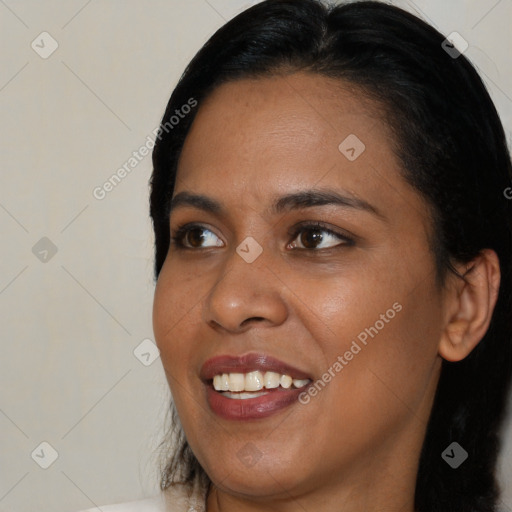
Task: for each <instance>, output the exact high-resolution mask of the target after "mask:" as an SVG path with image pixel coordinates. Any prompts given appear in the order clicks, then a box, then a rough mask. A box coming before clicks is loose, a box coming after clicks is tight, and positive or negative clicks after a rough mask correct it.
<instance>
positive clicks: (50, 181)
mask: <svg viewBox="0 0 512 512" xmlns="http://www.w3.org/2000/svg"><path fill="white" fill-rule="evenodd" d="M251 3H256V2H244V1H243V0H239V1H237V0H209V1H206V0H148V1H136V0H130V1H126V0H125V1H122V0H89V1H87V0H67V1H64V0H45V1H41V0H0V44H1V48H2V65H1V66H0V105H1V112H2V115H1V118H0V138H1V140H2V164H1V187H0V233H1V240H2V251H1V253H0V264H1V270H0V333H1V336H2V345H1V358H0V454H1V455H0V456H1V460H0V510H1V511H10V512H34V511H37V512H44V511H51V512H73V511H76V510H80V509H84V508H88V507H92V506H94V505H101V504H107V503H114V502H119V501H128V500H135V499H139V498H141V497H144V496H149V495H151V494H153V493H155V492H157V489H158V487H157V486H158V474H157V472H156V458H155V457H156V453H155V452H154V450H155V448H156V446H157V443H158V441H159V439H160V436H161V435H162V426H163V423H164V414H165V411H166V409H167V404H168V398H169V394H168V389H167V383H166V381H165V377H164V374H163V371H162V368H161V363H160V359H158V358H157V359H156V360H155V361H154V362H153V363H152V364H150V365H149V366H145V365H144V364H142V362H141V361H140V360H139V359H137V358H136V357H135V355H134V353H133V351H134V350H135V349H136V347H137V346H138V345H139V344H140V343H141V342H142V341H143V340H145V339H152V326H151V306H152V295H153V290H154V285H153V279H152V265H153V262H152V247H153V238H152V233H151V224H150V222H149V218H148V187H147V182H148V179H149V176H150V172H151V158H150V156H147V157H145V158H144V159H143V160H142V161H141V162H140V163H138V165H137V166H136V167H135V168H134V169H133V170H132V171H131V173H130V174H128V175H127V176H126V177H125V178H124V179H123V181H122V182H121V183H119V184H118V185H117V186H116V187H115V188H114V189H113V190H112V191H110V192H109V193H108V194H106V197H105V198H104V199H102V200H98V199H96V198H95V197H94V196H93V190H94V188H95V187H98V186H101V185H102V184H103V183H104V182H105V181H106V180H108V179H109V177H110V176H111V175H112V174H114V173H115V172H116V170H117V169H118V168H119V167H121V166H122V165H123V164H124V163H125V162H127V160H128V159H129V158H130V157H131V156H132V152H133V151H136V150H137V149H138V148H139V147H140V146H142V145H143V144H144V143H145V142H146V140H147V136H148V135H151V133H152V131H153V130H154V129H155V128H156V127H157V125H158V122H159V120H160V117H161V115H162V113H163V110H164V108H165V105H166V103H167V100H168V98H169V95H170V93H171V91H172V88H173V86H174V85H175V84H176V81H177V79H178V77H179V75H180V74H181V72H182V70H183V69H184V67H185V65H186V63H187V62H188V61H189V60H190V58H191V57H192V56H193V55H194V53H195V52H196V51H197V50H198V49H199V48H200V47H201V45H202V44H203V43H204V42H205V40H206V39H207V38H208V37H209V36H210V35H211V34H212V33H213V32H214V31H215V30H216V29H217V28H218V27H220V26H221V25H222V24H223V23H224V22H225V20H227V19H229V18H231V17H232V16H233V15H234V14H236V13H237V12H239V11H240V10H242V9H243V8H244V7H246V6H248V5H250V4H251ZM394 3H395V4H397V5H400V6H402V7H406V8H407V9H409V10H412V11H413V12H416V13H417V14H419V15H421V16H422V17H424V18H426V19H427V20H428V21H430V23H432V24H433V25H435V26H436V27H437V28H438V29H440V30H441V31H442V32H444V33H445V34H449V33H451V32H452V31H457V32H459V33H460V34H461V35H462V36H463V37H464V38H465V39H466V40H467V41H468V43H469V48H468V50H467V51H466V55H467V56H468V57H469V58H470V59H471V60H472V61H473V62H474V63H475V64H476V65H477V67H478V68H479V70H480V71H481V73H482V74H483V77H484V79H485V81H486V83H487V84H488V86H489V88H490V91H491V94H492V97H493V99H494V101H495V103H496V105H497V107H498V109H499V111H500V113H501V116H502V119H503V121H504V123H505V125H506V127H507V134H508V136H509V139H510V130H511V126H512V65H511V64H510V49H511V48H512V36H511V27H512V1H511V0H500V1H497V0H451V1H450V2H448V1H446V0H415V1H414V2H413V1H409V0H404V1H400V2H394ZM44 31H46V32H48V33H49V34H50V35H51V36H52V37H53V38H54V39H55V40H56V41H57V43H58V48H57V50H56V51H55V52H54V53H53V54H52V55H50V56H49V57H48V58H46V59H43V58H41V57H40V56H39V54H38V53H36V51H34V50H33V49H32V47H31V43H32V41H34V40H35V41H36V43H37V44H39V47H40V51H42V50H43V48H42V47H43V46H44V48H45V51H46V50H48V48H49V40H48V39H45V40H44V42H43V43H41V37H42V36H40V34H41V33H42V32H44ZM44 37H47V36H44ZM43 237H47V238H49V239H50V240H51V241H52V243H53V244H54V245H55V246H56V247H57V253H56V254H55V255H53V256H52V255H51V252H50V253H48V254H47V255H46V254H45V253H44V252H42V251H44V249H45V247H44V246H43V247H39V246H37V247H39V249H38V250H36V251H35V252H36V253H37V254H34V253H33V250H32V249H33V247H34V245H35V244H36V243H37V242H38V241H39V240H40V239H41V238H43ZM41 243H43V244H44V242H41ZM36 256H37V257H36ZM45 257H46V259H47V261H45V262H43V261H41V260H40V258H43V259H44V258H45ZM144 357H145V358H146V359H147V358H148V357H149V356H144ZM506 440H507V441H506V442H507V445H506V447H505V450H504V452H503V456H502V467H501V472H500V477H501V479H502V481H503V482H504V483H505V482H507V485H508V487H507V488H506V491H505V493H504V495H503V501H504V507H506V508H505V509H506V510H512V423H511V421H510V420H509V422H508V423H507V430H506ZM43 441H46V442H48V443H49V444H50V445H51V446H52V447H53V448H54V449H55V450H56V452H57V453H58V458H57V459H56V460H55V462H54V463H53V464H52V465H51V466H50V467H49V468H48V469H42V468H41V467H40V466H39V465H38V463H36V461H38V462H39V463H44V461H45V460H46V461H48V460H49V457H50V451H49V450H48V448H45V446H43V447H40V443H41V442H43ZM34 450H35V452H34ZM41 450H42V451H41ZM32 453H34V455H33V457H32V456H31V454H32Z"/></svg>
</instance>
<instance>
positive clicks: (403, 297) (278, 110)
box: [153, 73, 499, 512]
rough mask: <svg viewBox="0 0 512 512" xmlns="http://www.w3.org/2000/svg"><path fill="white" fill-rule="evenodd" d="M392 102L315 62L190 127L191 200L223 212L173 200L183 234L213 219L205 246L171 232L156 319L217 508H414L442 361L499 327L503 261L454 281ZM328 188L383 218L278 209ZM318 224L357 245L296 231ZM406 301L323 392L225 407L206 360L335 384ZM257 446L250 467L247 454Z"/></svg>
mask: <svg viewBox="0 0 512 512" xmlns="http://www.w3.org/2000/svg"><path fill="white" fill-rule="evenodd" d="M376 107H377V106H376V105H375V104H372V103H371V102H370V101H369V100H365V99H364V96H363V95H362V94H361V93H357V91H355V90H354V88H351V87H348V86H347V84H343V83H342V82H339V81H335V80H332V79H328V78H325V77H321V76H317V75H312V74H306V73H295V74H288V75H282V76H275V77H271V78H261V79H253V80H240V81H236V82H232V83H228V84H224V85H222V86H220V87H218V88H217V89H216V90H214V92H213V93H212V94H211V95H210V96H209V98H208V99H207V100H206V102H204V103H203V104H202V105H201V106H200V108H199V111H198V114H197V117H196V119H195V121H194V123H193V126H192V128H191V131H190V132H189V135H188V137H187V139H186V142H185V145H184V148H183V152H182V155H181V159H180V162H179V166H178V176H177V182H176V187H175V190H174V195H176V194H177V193H179V192H182V191H185V190H186V191H189V192H193V193H196V194H204V195H207V196H209V197H211V198H213V199H215V200H217V201H218V202H220V203H221V204H222V207H223V210H224V211H223V213H222V214H212V213H209V212H205V211H202V210H200V209H198V208H195V207H191V206H184V207H179V208H176V210H174V211H173V212H172V214H171V219H170V229H171V235H172V236H174V235H175V233H176V229H177V228H178V227H179V226H180V225H183V224H185V223H189V222H194V223H199V224H201V225H203V226H204V229H205V230H206V231H203V232H201V231H195V232H192V233H190V236H189V238H188V239H186V240H185V242H184V243H188V244H189V245H190V246H191V247H192V248H189V249H180V248H178V247H177V246H176V245H174V244H173V245H171V248H170V251H169V253H168V256H167V259H166V261H165V263H164V266H163V268H162V271H161V274H160V276H159V279H158V282H157V287H156V292H155V302H154V316H153V322H154V331H155V338H156V342H157V344H158V347H159V349H160V351H161V358H162V363H163V365H164V369H165V372H166V376H167V380H168V382H169V386H170V389H171V392H172V394H173V397H174V400H175V404H176V407H177V409H178V413H179V415H180V419H181V422H182V425H183V428H184V430H185V433H186V435H187V439H188V441H189V444H190V446H191V448H192V449H193V451H194V453H195V455H196V457H197V458H198V460H199V462H200V463H201V465H202V466H203V468H204V469H205V470H206V472H207V473H208V475H209V477H210V478H211V479H212V481H213V483H214V485H213V490H212V491H211V492H210V494H209V496H208V499H207V511H208V512H215V511H224V512H226V511H237V512H243V511H263V510H265V511H269V510H275V511H283V512H284V511H292V510H293V511H294V512H296V511H297V510H311V511H312V510H322V511H323V512H330V511H337V512H339V511H340V510H343V511H344V512H362V511H381V512H384V511H389V512H399V511H404V512H412V511H413V510H414V507H413V500H414V487H415V481H416V474H417V465H418V460H419V453H420V449H421V445H422V443H423V439H424V435H425V428H426V424H427V420H428V417H429V414H430V410H431V407H432V401H433V396H434V392H435V389H436V385H437V382H438V379H439V374H440V369H441V362H442V357H444V358H446V359H449V360H453V361H457V360H460V359H463V358H464V357H465V356H466V355H467V354H468V353H469V352H470V351H471V350H472V349H473V348H474V347H475V346H476V344H477V343H478V342H479V340H480V339H481V338H482V336H483V335H484V334H485V331H486V330H487V327H488V324H489V321H490V316H491V313H492V309H493V307H494V304H495V301H496V293H497V289H498V286H499V264H498V261H497V258H496V255H495V253H494V252H492V251H484V252H483V253H482V256H481V257H479V258H478V259H477V260H476V261H475V262H474V268H473V270H471V271H470V272H469V273H468V274H467V275H466V277H467V279H468V280H469V281H470V283H469V284H467V283H466V284H465V283H464V281H462V280H461V279H459V278H457V277H455V276H453V275H452V274H449V275H448V277H447V282H446V283H445V286H443V287H442V288H439V287H437V285H436V281H435V267H434V257H433V254H432V253H431V252H430V250H429V242H428V240H429V239H428V234H429V233H431V230H432V229H433V228H432V226H431V220H430V219H431V218H430V214H429V209H428V207H427V204H426V203H425V201H424V199H422V197H421V196H420V195H419V194H418V193H417V192H416V191H414V189H412V188H411V187H410V186H409V185H408V184H407V183H406V182H405V181H404V180H403V178H402V177H401V175H400V172H399V169H400V164H399V162H398V160H397V158H396V157H395V155H394V153H393V150H392V141H391V140H390V139H389V137H390V132H389V130H388V129H387V127H386V125H385V124H384V122H383V121H382V119H381V116H380V114H379V109H378V108H376ZM350 134H355V135H356V136H357V137H358V138H359V139H360V140H361V141H363V143H364V145H365V150H364V151H363V152H362V153H361V154H360V155H359V156H358V157H357V158H356V159H355V160H354V161H350V160H349V159H347V158H346V156H345V155H344V154H342V152H341V151H340V150H339V149H338V146H339V145H340V143H341V142H342V141H343V140H344V139H345V138H346V137H347V136H349V135H350ZM311 189H323V190H325V189H330V190H335V191H337V192H338V193H343V194H345V195H351V196H355V197H357V198H360V199H363V200H364V201H366V202H368V203H369V204H371V205H372V206H373V207H374V208H375V209H376V210H377V211H378V212H379V215H376V214H374V213H372V212H369V211H366V210H362V209H357V208H353V207H343V206H339V205H323V206H314V207H303V208H299V209H297V208H295V209H291V210H289V211H285V212H281V213H279V214H275V213H272V211H271V205H272V204H273V202H274V201H275V200H276V199H277V198H278V197H280V196H282V195H284V194H289V193H292V192H298V191H304V190H311ZM307 221H319V222H322V223H324V224H325V226H326V227H327V228H330V229H332V230H334V231H337V232H339V233H340V235H342V236H343V235H344V234H345V235H346V236H348V237H349V238H352V240H353V243H352V244H348V243H347V242H346V241H345V240H343V239H342V238H340V239H338V238H337V237H336V236H332V235H329V233H327V232H325V231H323V228H313V229H311V228H308V229H304V230H303V231H302V232H299V234H298V235H297V236H295V237H293V236H291V235H290V230H291V229H292V228H293V227H294V226H297V225H298V224H300V223H305V222H307ZM319 229H320V230H321V231H317V230H319ZM201 233H202V234H204V236H205V237H204V239H203V240H202V242H201V239H200V238H199V235H200V234H201ZM312 234H313V235H315V234H316V235H317V236H318V237H319V238H317V239H313V238H312ZM248 236H250V237H252V238H254V239H255V240H256V241H257V242H258V244H259V245H260V246H261V247H262V248H263V252H262V253H261V255H260V256H259V257H258V258H257V259H256V260H255V261H254V262H252V263H247V262H246V261H245V260H244V259H242V257H240V255H239V254H238V253H237V252H236V248H237V246H239V244H241V243H242V241H243V240H244V239H245V238H246V237H248ZM315 240H316V241H315ZM201 244H202V245H201ZM304 247H309V248H304ZM469 267H470V266H469V265H461V266H459V267H458V268H459V270H460V271H461V273H464V272H466V270H467V269H468V268H469ZM395 303H398V304H399V305H400V306H401V310H400V311H399V312H397V313H396V315H394V318H392V319H390V320H388V322H385V323H384V327H383V328H381V329H379V330H378V334H377V335H375V336H374V337H373V338H372V337H368V342H367V345H366V346H364V345H362V344H361V343H359V345H361V347H362V349H361V351H360V352H359V353H358V354H357V355H355V356H354V358H353V359H352V360H351V361H350V362H348V364H347V365H346V366H344V368H343V369H342V371H340V372H339V373H336V374H335V375H336V376H335V377H334V378H332V379H331V381H330V382H329V383H328V384H327V385H326V386H325V388H324V389H322V390H321V391H320V392H319V393H318V394H317V396H315V397H313V398H311V400H310V402H309V403H308V404H307V405H302V404H299V403H296V404H293V405H292V406H290V407H288V408H286V409H284V410H282V411H279V412H278V413H276V414H274V415H272V416H270V417H268V418H265V419H258V420H251V421H244V422H242V421H232V420H227V419H223V418H220V417H219V416H217V415H215V414H214V413H213V412H212V411H211V409H210V408H209V406H208V403H207V401H206V397H205V388H204V385H203V383H202V382H201V380H200V378H199V372H200V369H201V366H202V365H203V363H204V362H205V361H206V360H207V359H209V358H211V357H213V356H217V355H221V354H232V355H241V354H245V353H248V352H263V353H265V354H269V355H271V356H273V357H275V358H278V359H281V360H283V361H285V362H286V363H289V364H291V365H293V366H295V367H297V368H299V369H301V370H303V371H305V372H307V373H308V374H309V375H311V377H312V378H313V380H316V379H321V377H322V374H324V372H326V371H327V370H328V368H330V367H332V366H333V364H334V363H335V361H336V360H337V358H338V356H340V355H341V356H343V354H344V353H345V352H346V351H347V350H349V349H350V346H351V344H352V342H353V341H354V340H356V339H357V336H358V334H359V333H361V332H362V331H364V330H365V329H366V328H369V327H371V326H375V324H376V322H377V321H378V320H379V319H381V318H382V317H381V315H383V314H384V315H385V314H386V311H387V310H389V309H390V308H391V309H392V307H393V304H395ZM248 443H250V445H249V446H250V448H249V449H250V450H252V452H253V453H255V454H257V455H256V456H255V457H256V458H257V459H258V460H257V462H255V463H254V464H253V465H250V467H249V466H248V465H247V464H246V463H244V460H243V459H242V458H241V457H239V456H238V455H237V453H238V452H239V451H240V450H244V449H245V450H247V446H248Z"/></svg>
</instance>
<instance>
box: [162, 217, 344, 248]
mask: <svg viewBox="0 0 512 512" xmlns="http://www.w3.org/2000/svg"><path fill="white" fill-rule="evenodd" d="M194 229H204V230H206V231H211V232H213V231H212V230H211V229H209V228H208V227H206V226H204V225H202V224H183V225H181V226H178V228H177V229H176V231H175V234H174V235H173V236H171V240H172V242H173V244H174V245H175V246H176V248H178V249H182V250H186V249H188V250H201V249H211V247H203V248H201V247H199V248H196V247H187V246H186V245H185V244H184V239H185V236H186V235H187V233H189V232H190V231H192V230H194ZM308 229H310V230H316V231H324V232H325V233H328V234H329V235H332V236H334V237H335V238H338V239H339V240H340V243H339V244H337V245H335V246H333V247H327V248H323V249H308V248H302V247H296V248H294V250H297V249H298V250H302V251H316V252H318V251H330V250H332V249H338V248H340V247H344V246H352V245H354V240H353V239H352V238H349V237H348V236H346V235H344V234H341V233H338V232H336V231H333V230H332V229H330V228H328V227H327V226H325V225H324V224H323V223H322V222H318V221H314V222H308V223H305V224H301V225H299V226H294V227H293V228H291V229H290V230H289V231H288V236H289V237H290V238H291V242H293V241H294V240H295V239H296V238H297V236H298V235H299V234H300V233H301V232H303V231H307V230H308ZM291 242H289V243H291Z"/></svg>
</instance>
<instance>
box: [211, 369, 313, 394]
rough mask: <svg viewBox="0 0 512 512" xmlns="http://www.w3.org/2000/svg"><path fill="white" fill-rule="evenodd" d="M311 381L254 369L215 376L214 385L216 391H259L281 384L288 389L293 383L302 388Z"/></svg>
mask: <svg viewBox="0 0 512 512" xmlns="http://www.w3.org/2000/svg"><path fill="white" fill-rule="evenodd" d="M308 382H309V379H292V378H291V377H290V375H285V374H280V373H276V372H265V373H262V372H260V371H254V372H249V373H245V374H244V373H223V374H221V375H215V377H213V387H214V388H215V390H216V391H259V390H260V389H263V388H266V389H272V388H277V387H278V386H279V385H281V386H282V387H283V388H286V389H288V388H289V387H291V385H292V384H293V385H294V386H295V387H296V388H301V387H303V386H305V385H306V384H307V383H308Z"/></svg>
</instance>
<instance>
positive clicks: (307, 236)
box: [290, 224, 354, 250]
mask: <svg viewBox="0 0 512 512" xmlns="http://www.w3.org/2000/svg"><path fill="white" fill-rule="evenodd" d="M292 240H293V241H292V243H291V244H290V245H291V247H294V248H297V249H309V250H312V249H317V250H321V249H332V248H334V247H337V246H346V245H353V244H354V242H353V240H351V239H350V238H348V237H346V236H344V235H342V234H339V233H336V232H335V231H333V230H331V229H329V228H327V227H325V226H323V225H322V224H308V225H303V226H299V227H298V228H297V229H296V230H295V232H293V234H292Z"/></svg>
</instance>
